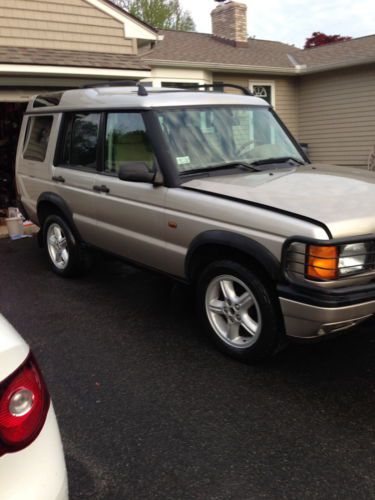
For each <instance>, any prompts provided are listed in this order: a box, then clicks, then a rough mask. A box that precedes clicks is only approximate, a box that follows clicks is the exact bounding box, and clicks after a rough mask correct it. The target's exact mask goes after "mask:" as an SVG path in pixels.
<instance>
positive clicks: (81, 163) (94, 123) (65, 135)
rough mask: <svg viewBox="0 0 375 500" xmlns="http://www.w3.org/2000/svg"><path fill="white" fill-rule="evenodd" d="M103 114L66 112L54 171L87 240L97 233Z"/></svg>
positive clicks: (58, 186)
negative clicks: (99, 161) (96, 183)
mask: <svg viewBox="0 0 375 500" xmlns="http://www.w3.org/2000/svg"><path fill="white" fill-rule="evenodd" d="M100 121H101V113H98V112H95V113H91V112H90V113H86V112H74V113H65V115H64V117H63V122H62V129H61V132H60V142H59V148H58V155H57V158H56V163H55V167H54V169H53V170H54V171H53V180H54V182H55V183H56V186H57V191H58V193H59V194H60V196H61V197H62V198H63V200H64V201H65V202H66V203H67V205H68V207H69V208H70V210H71V213H72V215H73V220H74V222H75V224H76V226H77V229H78V231H79V233H80V235H81V237H82V238H83V240H84V241H86V242H88V243H93V240H94V236H95V226H96V219H95V206H94V203H95V199H94V198H95V193H94V190H93V189H94V183H95V175H96V169H97V164H98V158H99V129H100Z"/></svg>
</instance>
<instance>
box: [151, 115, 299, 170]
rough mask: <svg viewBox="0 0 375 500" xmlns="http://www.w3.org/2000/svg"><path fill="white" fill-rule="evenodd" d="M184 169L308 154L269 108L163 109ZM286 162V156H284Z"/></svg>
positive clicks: (162, 117) (167, 132)
mask: <svg viewBox="0 0 375 500" xmlns="http://www.w3.org/2000/svg"><path fill="white" fill-rule="evenodd" d="M158 117H159V122H160V124H161V127H162V129H163V132H164V135H165V137H166V140H167V143H168V144H169V147H170V150H171V152H172V154H173V156H174V157H175V160H176V164H177V168H178V171H179V173H180V174H186V173H194V172H195V171H202V170H204V171H209V170H210V169H211V168H212V170H215V167H217V166H218V165H221V166H222V165H223V164H224V165H225V164H226V163H228V164H236V162H238V163H239V164H240V163H241V162H242V163H244V164H253V163H255V164H256V163H257V162H260V163H261V164H266V163H267V162H266V160H267V159H270V160H272V161H270V163H277V161H276V160H277V159H278V158H280V160H283V162H285V161H286V159H294V160H295V161H296V162H297V163H304V159H303V158H302V156H301V155H300V153H299V152H298V150H297V149H296V147H295V146H294V144H293V142H292V141H291V140H290V139H289V137H288V135H287V134H286V133H285V131H284V130H283V128H282V127H281V125H280V124H279V122H278V121H277V120H276V118H275V116H274V115H273V113H272V112H271V111H270V109H269V108H266V107H260V106H241V107H238V106H217V107H213V106H207V107H199V108H198V107H197V108H185V109H181V108H179V109H168V110H160V111H158ZM281 163H282V162H281Z"/></svg>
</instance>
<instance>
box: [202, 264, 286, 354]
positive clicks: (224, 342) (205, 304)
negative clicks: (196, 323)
mask: <svg viewBox="0 0 375 500" xmlns="http://www.w3.org/2000/svg"><path fill="white" fill-rule="evenodd" d="M197 301H198V311H199V314H200V317H201V320H202V322H203V324H204V326H205V328H206V330H207V332H208V334H209V336H210V337H211V339H212V340H213V342H214V343H215V344H216V346H217V347H218V348H219V349H220V350H221V351H223V352H224V353H226V354H229V355H230V356H233V357H235V358H237V359H240V360H242V361H247V362H252V361H257V360H261V359H264V358H266V357H269V356H271V355H272V354H274V353H275V352H276V351H277V350H278V347H279V346H280V345H281V343H282V340H283V339H284V328H283V321H282V318H281V312H280V308H279V305H278V303H277V298H276V296H275V294H274V292H273V290H272V288H271V286H270V285H269V284H268V283H265V282H264V280H261V279H260V278H259V277H258V276H257V275H256V274H255V273H254V272H253V271H252V270H250V269H248V268H247V267H245V266H243V265H242V264H240V263H238V262H234V261H230V260H224V261H219V262H213V263H212V264H210V265H209V266H208V267H207V268H206V269H205V271H204V272H203V273H202V275H201V276H200V278H199V280H198V285H197Z"/></svg>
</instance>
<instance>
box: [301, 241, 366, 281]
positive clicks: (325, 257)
mask: <svg viewBox="0 0 375 500" xmlns="http://www.w3.org/2000/svg"><path fill="white" fill-rule="evenodd" d="M373 255H374V243H373V242H369V243H350V244H347V245H337V246H318V245H308V246H307V248H306V268H305V276H306V278H309V279H313V280H324V281H326V280H336V279H338V278H342V277H346V276H351V275H355V274H361V273H364V272H366V271H372V270H374V259H373Z"/></svg>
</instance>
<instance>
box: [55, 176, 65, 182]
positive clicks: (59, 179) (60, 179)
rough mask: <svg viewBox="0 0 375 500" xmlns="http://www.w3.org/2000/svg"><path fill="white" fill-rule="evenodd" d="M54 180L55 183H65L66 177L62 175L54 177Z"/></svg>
mask: <svg viewBox="0 0 375 500" xmlns="http://www.w3.org/2000/svg"><path fill="white" fill-rule="evenodd" d="M52 180H53V181H55V182H65V179H64V177H62V176H61V175H54V176H53V177H52Z"/></svg>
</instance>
